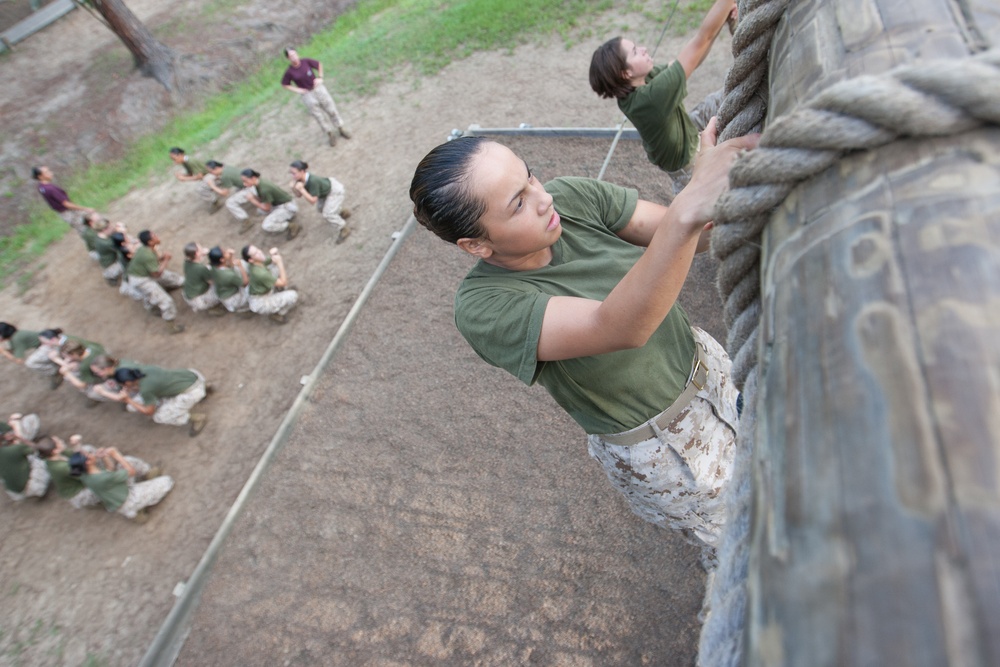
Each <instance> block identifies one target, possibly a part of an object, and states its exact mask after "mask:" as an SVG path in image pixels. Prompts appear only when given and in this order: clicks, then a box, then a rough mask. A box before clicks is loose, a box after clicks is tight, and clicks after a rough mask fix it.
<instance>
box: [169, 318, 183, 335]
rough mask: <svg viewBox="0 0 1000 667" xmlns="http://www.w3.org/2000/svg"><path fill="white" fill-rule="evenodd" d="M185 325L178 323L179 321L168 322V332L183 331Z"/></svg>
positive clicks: (177, 332)
mask: <svg viewBox="0 0 1000 667" xmlns="http://www.w3.org/2000/svg"><path fill="white" fill-rule="evenodd" d="M183 331H184V325H183V324H178V323H177V322H173V321H171V322H167V332H168V333H171V334H179V333H183Z"/></svg>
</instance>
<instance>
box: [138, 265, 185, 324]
mask: <svg viewBox="0 0 1000 667" xmlns="http://www.w3.org/2000/svg"><path fill="white" fill-rule="evenodd" d="M128 282H129V285H130V286H131V287H132V288H133V289H134V290H135V291H136V292H138V293H139V294H141V295H142V301H143V303H144V304H145V305H146V307H147V308H149V307H151V306H156V307H157V308H159V309H160V317H162V318H163V319H164V320H166V321H167V322H170V321H171V320H173V319H174V318H175V317H177V305H176V304H175V303H174V300H173V298H172V297H171V296H170V295H169V294H167V290H165V289H163V288H164V287H180V286H181V285H183V284H184V276H182V275H180V274H179V273H174V272H173V271H164V272H163V273H161V274H160V277H159V278H150V277H149V276H128Z"/></svg>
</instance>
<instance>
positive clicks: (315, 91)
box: [281, 49, 351, 146]
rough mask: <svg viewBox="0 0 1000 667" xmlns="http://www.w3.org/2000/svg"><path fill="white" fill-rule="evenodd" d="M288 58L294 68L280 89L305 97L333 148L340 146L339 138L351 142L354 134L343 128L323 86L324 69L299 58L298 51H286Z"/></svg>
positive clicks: (284, 77)
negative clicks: (338, 136)
mask: <svg viewBox="0 0 1000 667" xmlns="http://www.w3.org/2000/svg"><path fill="white" fill-rule="evenodd" d="M285 57H286V58H288V62H289V63H291V64H290V65H289V66H288V69H286V70H285V75H284V76H283V77H281V86H282V87H283V88H287V89H288V90H290V91H292V92H293V93H295V94H297V95H301V96H302V101H303V102H304V103H305V105H306V107H307V108H308V109H309V113H311V114H312V115H313V118H315V119H316V122H318V123H319V126H320V127H322V128H323V131H324V132H326V136H327V137H329V139H330V145H331V146H336V145H337V134H340V136H342V137H343V138H345V139H350V138H351V134H350V132H348V131H347V130H346V129H345V128H344V121H343V119H342V118H341V117H340V114H339V113H337V105H336V104H334V102H333V98H332V97H330V92H329V91H328V90H327V89H326V86H324V85H323V65H322V64H321V63H320V62H319V61H317V60H312V59H311V58H299V54H298V53H297V52H296V51H295V49H285Z"/></svg>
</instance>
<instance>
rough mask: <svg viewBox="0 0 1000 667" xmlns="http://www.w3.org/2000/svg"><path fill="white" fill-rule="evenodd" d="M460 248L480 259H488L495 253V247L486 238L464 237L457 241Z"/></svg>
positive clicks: (456, 243)
mask: <svg viewBox="0 0 1000 667" xmlns="http://www.w3.org/2000/svg"><path fill="white" fill-rule="evenodd" d="M455 245H457V246H458V247H459V248H461V249H462V250H464V251H465V252H467V253H469V254H470V255H472V256H474V257H478V258H479V259H486V258H487V257H489V256H490V255H492V254H493V248H491V247H490V246H489V241H487V240H486V239H469V238H462V239H459V240H458V241H456V242H455Z"/></svg>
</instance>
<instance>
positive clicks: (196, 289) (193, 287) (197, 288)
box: [184, 259, 212, 299]
mask: <svg viewBox="0 0 1000 667" xmlns="http://www.w3.org/2000/svg"><path fill="white" fill-rule="evenodd" d="M211 286H212V269H210V268H208V267H207V266H205V265H204V264H202V263H201V262H192V261H191V260H189V259H186V260H184V296H186V297H187V298H189V299H193V298H195V297H196V296H201V295H202V294H204V293H205V292H207V291H208V288H209V287H211Z"/></svg>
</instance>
